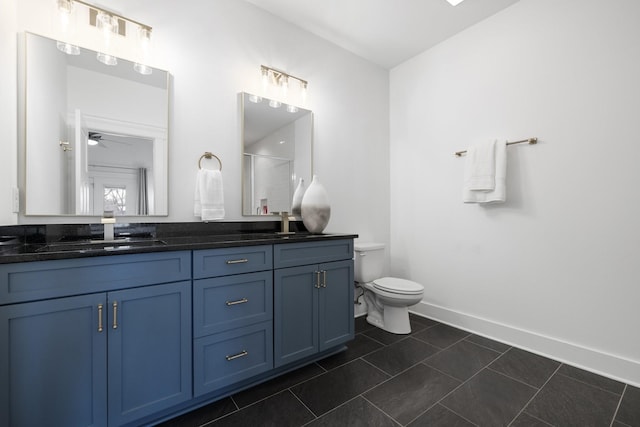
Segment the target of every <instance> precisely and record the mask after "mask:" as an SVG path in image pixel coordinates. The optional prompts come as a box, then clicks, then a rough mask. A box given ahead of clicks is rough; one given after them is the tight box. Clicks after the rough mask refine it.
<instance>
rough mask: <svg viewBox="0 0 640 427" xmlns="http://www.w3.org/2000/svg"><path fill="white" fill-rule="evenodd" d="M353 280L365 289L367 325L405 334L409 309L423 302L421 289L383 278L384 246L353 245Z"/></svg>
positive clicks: (393, 278) (419, 286)
mask: <svg viewBox="0 0 640 427" xmlns="http://www.w3.org/2000/svg"><path fill="white" fill-rule="evenodd" d="M354 251H355V280H356V282H358V284H359V285H360V286H362V287H363V289H364V292H365V293H364V298H365V301H366V302H367V322H369V323H370V324H372V325H375V326H377V327H379V328H381V329H384V330H385V331H387V332H391V333H394V334H408V333H410V332H411V325H410V324H409V310H408V307H409V306H410V305H414V304H417V303H419V302H420V301H422V295H423V294H424V286H422V285H420V284H418V283H415V282H412V281H410V280H404V279H398V278H395V277H382V278H380V275H381V274H382V269H383V266H384V244H383V243H356V244H355V245H354Z"/></svg>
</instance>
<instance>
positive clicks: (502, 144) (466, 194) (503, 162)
mask: <svg viewBox="0 0 640 427" xmlns="http://www.w3.org/2000/svg"><path fill="white" fill-rule="evenodd" d="M468 153H469V151H468V150H467V154H468ZM494 156H495V157H494V176H493V178H494V179H493V181H494V186H493V189H488V190H473V189H471V188H470V186H469V185H468V183H469V180H470V177H471V170H470V168H469V167H467V164H465V170H464V174H465V177H464V189H463V192H462V201H463V202H464V203H489V202H504V201H505V200H506V198H507V185H506V178H507V142H506V141H498V142H496V143H495V150H494Z"/></svg>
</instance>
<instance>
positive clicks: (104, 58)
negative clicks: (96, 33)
mask: <svg viewBox="0 0 640 427" xmlns="http://www.w3.org/2000/svg"><path fill="white" fill-rule="evenodd" d="M96 58H97V59H98V61H100V62H102V63H103V64H105V65H118V58H116V57H115V56H112V55H107V54H106V53H102V52H98V54H97V55H96Z"/></svg>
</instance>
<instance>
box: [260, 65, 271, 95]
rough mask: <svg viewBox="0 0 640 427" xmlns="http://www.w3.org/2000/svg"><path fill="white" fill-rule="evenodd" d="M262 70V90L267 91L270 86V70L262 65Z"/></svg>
mask: <svg viewBox="0 0 640 427" xmlns="http://www.w3.org/2000/svg"><path fill="white" fill-rule="evenodd" d="M260 72H261V74H262V91H263V92H264V93H267V89H268V88H269V70H267V69H266V68H264V67H262V68H261V69H260Z"/></svg>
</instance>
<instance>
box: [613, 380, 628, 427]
mask: <svg viewBox="0 0 640 427" xmlns="http://www.w3.org/2000/svg"><path fill="white" fill-rule="evenodd" d="M626 392H627V384H625V385H624V389H623V390H622V394H621V395H620V400H618V406H616V410H615V411H614V412H613V417H612V418H611V424H609V427H613V423H615V422H616V417H617V416H618V411H619V410H620V405H622V399H624V395H625V393H626Z"/></svg>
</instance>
